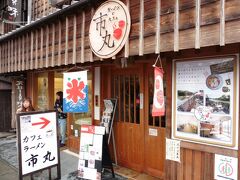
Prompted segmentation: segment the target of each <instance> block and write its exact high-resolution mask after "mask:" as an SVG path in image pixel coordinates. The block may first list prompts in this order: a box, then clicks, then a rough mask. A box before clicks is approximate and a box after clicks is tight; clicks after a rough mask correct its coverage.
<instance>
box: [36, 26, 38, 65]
mask: <svg viewBox="0 0 240 180" xmlns="http://www.w3.org/2000/svg"><path fill="white" fill-rule="evenodd" d="M35 36H36V41H35V69H37V68H38V30H36V35H35Z"/></svg>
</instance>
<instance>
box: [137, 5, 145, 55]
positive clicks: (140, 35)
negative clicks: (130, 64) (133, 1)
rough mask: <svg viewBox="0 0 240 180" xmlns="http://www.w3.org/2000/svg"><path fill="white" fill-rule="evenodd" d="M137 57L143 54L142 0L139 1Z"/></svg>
mask: <svg viewBox="0 0 240 180" xmlns="http://www.w3.org/2000/svg"><path fill="white" fill-rule="evenodd" d="M139 19H140V22H139V52H138V54H139V56H143V54H144V0H140V17H139Z"/></svg>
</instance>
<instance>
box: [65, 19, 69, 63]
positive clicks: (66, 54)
mask: <svg viewBox="0 0 240 180" xmlns="http://www.w3.org/2000/svg"><path fill="white" fill-rule="evenodd" d="M65 32H66V34H65V58H64V64H65V65H67V64H68V35H69V33H68V17H66V29H65Z"/></svg>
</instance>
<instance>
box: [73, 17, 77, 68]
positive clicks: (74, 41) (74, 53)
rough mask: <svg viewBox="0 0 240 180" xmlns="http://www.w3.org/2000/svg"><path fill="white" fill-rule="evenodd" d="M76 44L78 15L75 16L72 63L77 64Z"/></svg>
mask: <svg viewBox="0 0 240 180" xmlns="http://www.w3.org/2000/svg"><path fill="white" fill-rule="evenodd" d="M76 44H77V17H76V15H74V16H73V56H72V64H76V50H77V49H76V47H77V46H76Z"/></svg>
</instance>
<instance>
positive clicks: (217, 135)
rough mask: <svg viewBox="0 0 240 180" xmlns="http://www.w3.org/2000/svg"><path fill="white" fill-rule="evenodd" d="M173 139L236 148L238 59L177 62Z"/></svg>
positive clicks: (220, 58)
mask: <svg viewBox="0 0 240 180" xmlns="http://www.w3.org/2000/svg"><path fill="white" fill-rule="evenodd" d="M173 69H174V71H173V72H174V74H173V126H172V128H173V129H172V132H173V138H178V139H182V140H186V141H193V142H199V143H204V144H210V145H215V146H223V147H228V148H236V147H237V137H238V136H237V129H236V128H237V127H238V125H237V121H236V115H237V109H238V107H237V106H238V98H236V97H238V76H239V75H238V64H237V56H234V55H233V56H224V57H216V58H206V59H195V60H194V59H193V60H175V62H174V68H173Z"/></svg>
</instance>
